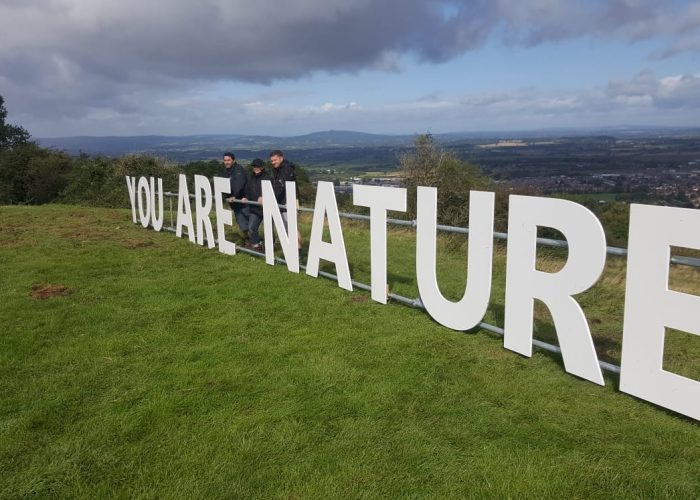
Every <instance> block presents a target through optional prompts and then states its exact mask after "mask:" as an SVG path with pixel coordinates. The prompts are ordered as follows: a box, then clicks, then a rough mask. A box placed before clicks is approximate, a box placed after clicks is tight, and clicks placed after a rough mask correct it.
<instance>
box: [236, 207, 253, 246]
mask: <svg viewBox="0 0 700 500" xmlns="http://www.w3.org/2000/svg"><path fill="white" fill-rule="evenodd" d="M233 213H234V215H235V216H236V223H237V224H238V228H239V229H240V230H241V232H242V233H243V240H244V241H245V240H247V239H248V226H249V220H248V219H250V208H249V207H248V205H239V204H237V203H236V204H234V205H233Z"/></svg>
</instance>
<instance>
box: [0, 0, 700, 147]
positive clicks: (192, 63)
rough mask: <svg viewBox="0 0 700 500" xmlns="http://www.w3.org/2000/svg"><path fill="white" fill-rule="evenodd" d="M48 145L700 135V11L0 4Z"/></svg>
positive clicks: (346, 0)
mask: <svg viewBox="0 0 700 500" xmlns="http://www.w3.org/2000/svg"><path fill="white" fill-rule="evenodd" d="M0 95H2V96H4V97H5V100H6V106H7V108H8V111H9V121H11V122H15V123H19V124H21V125H23V126H24V127H25V128H27V129H28V130H29V131H30V132H31V133H32V135H34V136H37V137H47V136H66V135H140V134H165V135H185V134H209V133H241V134H270V135H296V134H303V133H308V132H312V131H317V130H328V129H336V130H346V129H349V130H360V131H366V132H378V133H419V132H425V131H432V132H435V133H438V132H449V131H479V130H520V129H537V128H548V127H577V126H582V127H583V126H585V127H588V126H612V125H619V124H640V125H642V124H646V125H693V126H698V125H700V120H699V119H698V117H699V116H700V1H687V0H665V1H659V0H607V1H603V0H530V1H528V0H451V1H448V0H444V1H443V0H435V1H429V0H286V1H278V0H197V1H194V0H193V1H189V0H169V1H166V0H121V1H114V0H109V1H107V0H0Z"/></svg>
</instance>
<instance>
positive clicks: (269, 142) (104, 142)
mask: <svg viewBox="0 0 700 500" xmlns="http://www.w3.org/2000/svg"><path fill="white" fill-rule="evenodd" d="M698 134H700V127H696V128H687V127H686V128H682V127H640V126H618V127H608V128H597V129H593V128H580V129H546V130H532V131H499V132H488V131H485V132H454V133H446V134H435V137H436V138H437V139H438V140H439V141H440V142H442V143H443V144H446V145H459V144H460V143H463V144H478V143H479V142H481V141H497V140H501V139H532V138H537V137H542V138H553V137H584V136H609V137H620V138H622V137H681V136H688V135H698ZM414 137H415V135H409V134H404V135H388V134H368V133H365V132H356V131H350V130H327V131H322V132H313V133H310V134H305V135H298V136H292V137H273V136H263V135H241V134H214V135H187V136H161V135H140V136H107V137H93V136H76V137H45V138H39V139H37V140H38V142H39V144H40V145H41V146H43V147H49V148H55V149H60V150H63V151H66V152H67V153H69V154H73V155H78V154H80V153H86V154H89V155H106V156H121V155H125V154H131V153H144V154H153V155H157V156H161V157H165V158H168V159H170V160H173V161H177V162H188V161H195V160H207V159H219V158H220V157H221V154H222V153H224V152H225V151H233V152H235V153H236V155H237V156H240V157H241V158H244V159H251V158H254V157H258V156H259V157H265V156H266V155H267V154H268V153H269V151H270V150H272V149H282V150H284V151H289V150H293V151H294V155H293V156H294V157H295V158H296V159H297V160H298V161H307V160H308V161H313V162H319V161H320V162H334V161H347V159H348V158H351V159H354V160H360V159H362V160H364V161H372V162H376V161H380V162H383V163H386V162H387V161H392V160H393V158H394V157H395V154H396V152H397V151H401V150H403V149H405V148H407V147H410V146H411V144H412V142H413V139H414ZM360 149H368V150H370V149H371V150H373V152H371V153H370V152H369V151H362V152H361V151H360Z"/></svg>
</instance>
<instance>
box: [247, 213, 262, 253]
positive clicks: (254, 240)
mask: <svg viewBox="0 0 700 500" xmlns="http://www.w3.org/2000/svg"><path fill="white" fill-rule="evenodd" d="M248 222H249V225H248V230H249V231H250V243H251V244H252V245H259V244H260V233H259V232H258V229H259V228H260V224H261V223H262V217H261V216H260V215H258V214H256V213H255V212H251V213H250V219H248Z"/></svg>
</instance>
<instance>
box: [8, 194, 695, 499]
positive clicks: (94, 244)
mask: <svg viewBox="0 0 700 500" xmlns="http://www.w3.org/2000/svg"><path fill="white" fill-rule="evenodd" d="M344 228H345V240H346V243H347V246H348V253H349V256H350V260H351V263H352V270H353V278H355V279H358V280H360V281H364V282H368V280H369V264H368V261H369V246H368V244H367V243H368V242H367V238H368V235H367V229H366V227H363V226H361V225H356V224H348V225H345V223H344ZM305 231H306V232H307V235H308V228H305ZM412 248H413V234H412V233H411V232H395V233H392V237H391V239H390V243H389V276H390V283H391V286H392V290H393V291H396V292H397V293H401V294H404V295H409V296H413V295H412V294H414V293H415V284H414V280H413V274H412V273H413V270H412V269H413V267H412V266H413V259H414V255H413V253H412V252H411V249H412ZM463 251H464V246H463V244H462V243H461V242H459V241H452V242H450V241H443V242H441V246H440V256H441V257H440V258H441V267H440V278H441V286H443V288H444V290H445V293H446V294H447V295H451V296H456V295H458V293H459V290H460V288H461V287H463V284H464V276H463V274H464V267H465V265H464V262H463V261H464V258H463V257H462V256H461V254H462V253H463ZM559 259H560V256H559V255H557V254H548V255H547V256H545V258H544V259H543V260H542V266H543V267H547V266H552V267H556V266H557V265H560V263H559ZM503 261H504V253H503V251H502V249H500V250H498V251H497V253H496V261H495V271H494V275H495V277H494V292H493V299H494V305H493V307H492V308H491V310H490V311H489V313H488V318H487V319H488V320H489V321H490V322H493V323H497V324H499V325H502V295H503V273H504V271H503ZM0 262H2V273H1V274H0V301H1V303H2V306H1V307H0V325H2V326H1V329H0V380H1V381H2V383H1V384H0V496H2V497H7V498H18V497H19V498H23V497H29V496H39V497H54V496H59V497H89V498H98V497H103V496H119V497H165V498H173V497H174V498H192V497H227V498H230V497H259V498H270V497H273V498H280V497H282V498H298V497H302V498H328V497H347V498H356V497H368V498H374V497H392V498H393V497H465V496H466V497H484V496H489V497H504V496H510V497H519V496H527V497H557V498H561V497H573V498H588V497H625V498H628V497H638V498H652V497H677V498H696V497H698V495H700V474H699V473H698V470H699V469H698V465H697V464H698V463H700V426H699V425H698V423H697V422H694V421H690V420H689V419H686V418H683V417H681V416H678V415H675V414H672V413H671V412H666V411H664V410H662V409H660V408H658V407H655V406H653V405H651V404H649V403H645V402H643V401H639V400H636V399H635V398H632V397H630V396H627V395H625V394H623V393H620V392H619V391H618V390H617V385H618V381H617V379H616V378H615V377H613V376H607V377H606V382H607V386H606V387H604V388H602V387H599V386H596V385H594V384H591V383H589V382H585V381H582V380H579V379H577V378H575V377H572V376H570V375H568V374H566V373H565V372H564V370H563V368H562V364H561V360H560V359H559V358H558V357H557V356H554V355H550V354H548V353H543V352H537V351H536V352H535V354H534V356H533V357H532V358H531V359H527V358H523V357H521V356H518V355H517V354H514V353H511V352H509V351H507V350H505V349H503V347H502V342H501V339H500V338H499V337H497V336H493V335H490V334H487V333H485V332H481V331H475V332H470V333H467V334H464V333H458V332H453V331H450V330H448V329H445V328H443V327H441V326H439V325H438V324H436V323H435V322H433V321H432V320H431V319H430V317H429V316H428V315H427V314H425V313H424V312H421V311H417V310H412V309H410V308H406V307H403V306H400V305H397V304H389V305H387V306H382V305H380V304H377V303H374V302H372V301H371V300H368V294H367V293H364V292H354V293H349V292H346V291H344V290H341V289H339V288H338V287H337V286H336V284H335V283H333V282H332V281H329V280H325V279H313V278H310V277H307V276H304V275H296V274H293V273H289V272H288V271H287V270H286V268H285V267H282V266H274V267H272V266H267V265H265V264H264V262H263V261H261V260H259V259H256V258H253V257H251V256H248V255H243V254H240V255H237V256H235V257H230V256H225V255H223V254H220V253H219V252H217V251H215V250H207V249H204V248H201V247H198V246H196V245H192V244H191V243H189V242H188V241H187V240H186V239H184V240H181V239H178V238H176V237H175V236H174V235H173V234H171V233H154V232H152V231H149V230H144V229H142V228H141V227H140V226H134V225H133V224H132V223H131V214H130V212H128V211H121V210H103V209H87V208H77V207H65V206H45V207H36V208H25V207H1V208H0ZM623 264H624V261H611V263H610V266H609V269H608V272H606V275H605V277H604V279H603V281H602V283H601V285H599V286H597V287H596V288H594V289H593V290H592V291H590V292H587V293H586V294H584V295H583V297H582V303H583V307H584V310H586V312H587V314H588V317H589V320H591V322H592V323H593V325H592V327H593V330H594V333H595V336H596V342H597V344H598V347H599V350H602V351H604V352H605V355H606V356H607V358H608V359H611V360H615V358H616V356H617V355H618V344H619V340H618V339H619V331H620V323H621V316H622V311H621V309H620V305H621V304H622V297H621V294H620V291H621V290H623V286H624V275H623V274H622V271H621V270H622V269H623ZM459 266H461V267H459ZM328 270H331V271H332V270H333V269H332V268H330V269H328ZM460 270H461V271H460ZM692 272H695V271H692ZM679 273H680V274H679ZM674 276H675V277H674V280H675V282H674V283H675V284H674V286H676V287H677V288H687V289H689V290H697V288H696V285H697V284H698V282H697V281H694V280H696V278H697V275H695V274H691V271H690V270H688V269H681V268H678V269H675V268H674ZM38 284H42V285H54V286H58V285H61V286H65V287H68V290H69V292H70V293H69V294H68V295H63V296H56V297H53V298H49V299H45V300H39V299H35V298H32V297H31V296H30V292H31V290H32V286H33V285H38ZM542 309H543V308H539V309H538V313H539V315H538V319H537V330H536V331H537V336H538V337H540V338H550V337H551V338H552V340H555V337H553V336H554V332H553V330H552V328H551V325H550V324H549V322H548V319H547V316H546V313H545V311H544V310H542ZM671 337H672V338H673V342H670V343H671V345H670V346H668V347H667V353H666V354H667V357H666V362H667V363H668V364H669V365H673V366H677V367H678V371H679V372H680V371H682V370H685V371H686V373H687V374H695V375H696V378H700V377H698V376H697V374H698V364H699V363H698V359H699V357H700V356H699V355H698V352H699V351H698V345H697V342H695V340H696V339H697V337H695V336H690V335H687V334H682V333H678V334H675V333H674V334H673V335H669V338H671ZM691 337H692V338H691ZM601 345H602V346H603V347H602V348H601ZM689 376H690V375H689Z"/></svg>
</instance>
